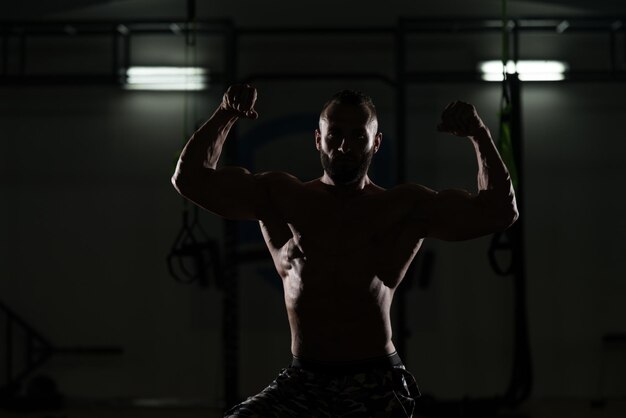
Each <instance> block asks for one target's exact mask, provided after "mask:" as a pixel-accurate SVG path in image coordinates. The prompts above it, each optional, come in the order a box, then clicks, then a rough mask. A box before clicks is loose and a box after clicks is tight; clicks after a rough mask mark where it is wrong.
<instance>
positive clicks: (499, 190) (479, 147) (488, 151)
mask: <svg viewBox="0 0 626 418" xmlns="http://www.w3.org/2000/svg"><path fill="white" fill-rule="evenodd" d="M470 139H471V140H472V144H473V145H474V149H475V151H476V158H477V160H478V195H479V197H480V198H481V200H482V201H483V202H484V204H485V205H486V206H487V207H488V209H490V211H495V213H496V214H497V216H502V217H503V219H506V220H507V222H508V220H509V218H512V219H513V220H514V219H516V218H517V215H518V213H517V204H516V201H515V193H514V190H513V186H512V183H511V176H510V175H509V170H508V169H507V168H506V165H505V164H504V162H503V161H502V158H501V157H500V154H499V153H498V150H497V148H496V146H495V144H494V143H493V140H492V139H491V133H490V132H489V129H488V128H487V127H483V128H481V129H480V130H479V131H478V134H476V135H474V136H472V137H470Z"/></svg>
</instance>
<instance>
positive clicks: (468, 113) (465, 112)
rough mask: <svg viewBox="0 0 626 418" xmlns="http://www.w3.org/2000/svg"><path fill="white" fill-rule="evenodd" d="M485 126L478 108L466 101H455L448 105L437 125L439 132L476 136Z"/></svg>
mask: <svg viewBox="0 0 626 418" xmlns="http://www.w3.org/2000/svg"><path fill="white" fill-rule="evenodd" d="M483 128H485V124H484V123H483V121H482V120H481V119H480V116H478V112H476V108H475V107H474V106H473V105H471V104H469V103H465V102H460V101H455V102H452V103H450V104H448V105H447V106H446V108H445V109H444V110H443V112H442V114H441V122H440V123H439V124H438V125H437V130H438V131H439V132H448V133H451V134H452V135H456V136H474V135H476V134H478V132H479V131H480V130H481V129H483Z"/></svg>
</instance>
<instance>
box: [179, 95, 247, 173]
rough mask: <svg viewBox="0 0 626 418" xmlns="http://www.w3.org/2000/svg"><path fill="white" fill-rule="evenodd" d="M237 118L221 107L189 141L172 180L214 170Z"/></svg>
mask: <svg viewBox="0 0 626 418" xmlns="http://www.w3.org/2000/svg"><path fill="white" fill-rule="evenodd" d="M237 119H238V117H237V116H236V115H235V114H234V113H233V112H230V111H228V110H225V109H223V108H222V107H221V106H220V107H219V108H218V109H217V110H216V111H215V113H213V116H211V118H209V120H208V121H206V122H205V123H204V125H202V126H201V127H200V129H198V130H197V131H196V132H195V133H194V134H193V135H192V136H191V138H190V139H189V141H188V142H187V144H186V145H185V147H184V148H183V151H182V152H181V154H180V158H179V160H178V164H177V166H176V172H175V173H174V177H173V179H174V180H175V181H176V180H180V179H181V178H184V177H186V176H187V175H191V176H192V177H193V174H194V173H196V172H198V171H201V170H202V169H204V168H212V169H215V168H216V166H217V162H218V160H219V158H220V155H221V153H222V147H223V145H224V142H225V141H226V137H227V136H228V132H229V131H230V129H231V128H232V126H233V125H234V123H235V122H236V121H237Z"/></svg>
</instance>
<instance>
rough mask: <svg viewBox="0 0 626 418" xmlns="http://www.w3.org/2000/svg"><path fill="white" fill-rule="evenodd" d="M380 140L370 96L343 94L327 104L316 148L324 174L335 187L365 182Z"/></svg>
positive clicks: (316, 132) (344, 91) (353, 93)
mask: <svg viewBox="0 0 626 418" xmlns="http://www.w3.org/2000/svg"><path fill="white" fill-rule="evenodd" d="M381 140H382V133H380V132H378V119H377V117H376V108H375V107H374V103H373V102H372V99H371V98H370V97H369V96H366V95H364V94H363V93H361V92H357V91H352V90H342V91H340V92H338V93H336V94H335V95H334V96H333V97H332V98H331V99H330V100H329V101H328V102H326V104H324V107H323V108H322V112H321V113H320V120H319V128H318V129H316V130H315V145H316V147H317V150H318V151H319V152H320V159H321V161H322V167H323V168H324V172H325V173H326V174H327V175H328V177H330V178H331V179H332V180H333V182H334V183H335V184H338V185H349V184H353V183H356V182H358V181H360V180H361V179H363V177H365V175H367V170H368V168H369V166H370V163H371V161H372V157H373V156H374V154H375V153H376V152H377V151H378V148H379V147H380V143H381Z"/></svg>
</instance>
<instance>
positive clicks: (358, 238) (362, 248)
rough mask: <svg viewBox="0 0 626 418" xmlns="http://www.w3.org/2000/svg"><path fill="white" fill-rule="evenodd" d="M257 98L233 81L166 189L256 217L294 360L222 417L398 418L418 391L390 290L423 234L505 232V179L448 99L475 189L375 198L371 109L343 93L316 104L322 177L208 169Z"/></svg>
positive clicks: (447, 120)
mask: <svg viewBox="0 0 626 418" xmlns="http://www.w3.org/2000/svg"><path fill="white" fill-rule="evenodd" d="M256 99H257V91H256V89H255V88H254V87H252V86H249V85H234V86H231V87H230V88H229V89H228V90H227V92H226V93H225V94H224V97H223V100H222V103H221V104H220V106H219V107H218V109H217V110H216V111H215V113H214V114H213V116H212V117H211V118H210V119H209V120H208V121H207V122H206V123H205V124H204V125H203V126H202V127H201V128H199V129H198V131H197V132H195V133H194V134H193V136H192V137H191V139H190V140H189V142H188V143H187V145H186V146H185V148H184V149H183V151H182V154H181V156H180V160H179V162H178V165H177V167H176V172H175V174H174V176H173V177H172V182H173V184H174V186H175V187H176V189H177V190H178V191H179V193H181V194H182V195H183V196H185V197H186V198H188V199H190V200H191V201H193V202H195V203H196V204H197V205H199V206H201V207H203V208H205V209H207V210H209V211H210V212H212V213H214V214H217V215H219V216H221V217H224V218H229V219H250V220H257V221H259V224H260V227H261V230H262V233H263V237H264V238H265V241H266V243H267V247H268V249H269V251H270V253H271V255H272V258H273V260H274V264H275V266H276V270H277V272H278V274H279V275H280V277H281V278H282V282H283V288H284V299H285V305H286V308H287V313H288V317H289V325H290V329H291V352H292V354H293V359H292V363H291V364H290V365H289V366H288V367H286V368H284V369H283V370H281V372H280V374H279V376H278V377H277V378H276V380H274V381H273V382H272V383H271V384H270V385H269V386H268V387H267V388H265V389H264V390H263V391H262V392H261V393H259V394H258V395H256V396H252V397H250V398H248V399H247V400H246V401H245V402H243V403H241V404H239V405H237V406H235V407H233V408H231V409H230V410H228V411H227V412H226V415H227V416H242V417H243V416H247V417H253V416H260V417H317V416H350V417H387V416H401V417H409V416H411V414H412V411H413V406H414V398H415V397H417V396H419V390H418V388H417V385H416V383H415V379H414V378H413V376H412V375H411V374H410V373H409V372H408V371H406V370H405V369H404V366H403V365H402V362H401V360H400V358H399V356H398V354H397V353H396V350H395V347H394V344H393V342H392V339H391V323H390V307H391V303H392V298H393V295H394V291H395V290H396V289H397V287H398V285H399V284H400V282H401V281H402V278H403V276H404V274H405V272H406V271H407V268H408V266H409V264H410V263H411V261H412V260H413V258H414V257H415V254H416V253H417V251H418V250H419V248H420V246H421V244H422V242H423V240H424V238H427V237H428V238H438V239H442V240H448V241H455V240H467V239H472V238H476V237H479V236H482V235H486V234H491V233H494V232H496V231H502V230H504V229H506V228H508V227H509V226H510V225H511V224H512V223H513V222H515V220H516V219H517V216H518V214H517V208H516V203H515V196H514V192H513V188H512V186H511V180H510V177H509V174H508V171H507V168H506V167H505V165H504V163H503V162H502V160H501V158H500V156H499V154H498V152H497V150H496V147H495V146H494V143H493V141H492V138H491V135H490V132H489V129H488V128H487V127H486V126H485V125H484V123H483V122H482V120H481V119H480V117H479V116H478V114H477V112H476V109H475V108H474V106H472V105H471V104H468V103H464V102H458V101H457V102H452V103H450V104H449V105H448V106H447V107H446V108H445V109H444V111H443V113H442V116H441V122H440V124H439V125H438V129H439V131H442V132H448V133H451V134H453V135H456V136H461V137H468V138H469V139H470V140H471V142H472V144H473V145H474V149H475V151H476V156H477V160H478V192H477V193H468V192H466V191H461V190H444V191H441V192H436V191H433V190H431V189H428V188H426V187H424V186H421V185H418V184H411V183H407V184H401V185H398V186H396V187H394V188H392V189H389V190H386V189H383V188H382V187H379V186H377V185H376V184H374V183H373V182H372V181H371V180H370V178H369V177H368V175H367V172H368V168H369V165H370V162H371V160H372V157H373V155H374V154H375V153H376V152H377V151H378V149H379V148H380V146H381V141H382V133H381V132H379V131H378V121H377V117H376V110H375V107H374V105H373V103H372V101H371V99H370V98H369V97H367V96H365V95H363V94H362V93H360V92H354V91H349V90H344V91H341V92H339V93H337V94H336V95H335V96H333V97H332V98H331V99H330V100H329V101H328V102H327V103H326V104H325V105H324V107H323V109H322V111H321V114H320V118H319V128H318V129H316V130H315V146H316V148H317V150H318V151H319V153H320V158H321V163H322V167H323V169H324V173H323V175H322V177H320V178H318V179H315V180H312V181H309V182H302V181H300V180H299V179H297V178H296V177H294V176H293V175H291V174H288V173H284V172H266V173H259V174H251V173H250V172H249V171H247V170H246V169H245V168H240V167H224V168H219V169H217V168H216V167H217V162H218V159H219V157H220V153H221V151H222V146H223V144H224V141H225V140H226V137H227V135H228V132H229V130H230V128H231V127H232V126H233V124H234V123H235V122H236V121H237V120H238V119H239V118H251V119H256V118H257V117H258V114H257V112H256V111H255V109H254V105H255V102H256Z"/></svg>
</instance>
